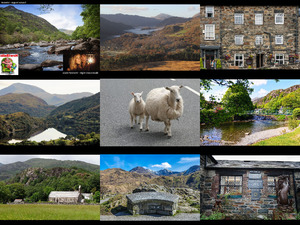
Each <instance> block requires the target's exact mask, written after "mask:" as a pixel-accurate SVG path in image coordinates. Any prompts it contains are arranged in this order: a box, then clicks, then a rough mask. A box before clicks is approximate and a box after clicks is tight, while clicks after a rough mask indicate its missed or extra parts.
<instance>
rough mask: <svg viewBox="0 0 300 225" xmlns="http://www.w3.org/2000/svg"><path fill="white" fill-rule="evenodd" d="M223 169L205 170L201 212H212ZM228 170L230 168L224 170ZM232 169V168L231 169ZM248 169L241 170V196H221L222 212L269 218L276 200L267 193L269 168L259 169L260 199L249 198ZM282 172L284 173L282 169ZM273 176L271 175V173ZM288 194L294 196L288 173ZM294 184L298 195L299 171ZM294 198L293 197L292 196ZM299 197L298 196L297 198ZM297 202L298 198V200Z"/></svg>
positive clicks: (236, 215) (243, 216) (232, 215)
mask: <svg viewBox="0 0 300 225" xmlns="http://www.w3.org/2000/svg"><path fill="white" fill-rule="evenodd" d="M219 171H224V170H207V171H206V172H204V173H203V174H204V176H205V177H204V186H203V189H202V191H201V194H202V195H201V198H202V207H201V213H202V214H203V213H205V214H206V215H210V214H211V213H212V212H213V210H212V209H213V207H214V204H215V202H216V201H215V200H216V199H217V198H218V194H219V191H220V190H219V189H220V186H219V185H220V172H219ZM226 171H230V170H226ZM232 171H234V170H232ZM249 171H250V170H245V171H244V172H243V175H242V176H243V183H242V184H243V187H242V190H243V191H242V196H241V197H239V196H234V197H235V198H227V199H225V198H224V197H223V198H222V207H223V209H224V213H225V214H226V215H228V216H230V217H231V218H235V219H250V218H257V217H258V216H260V215H263V216H267V217H269V218H271V217H272V215H273V210H275V209H276V208H277V200H276V198H274V196H271V195H270V193H268V182H267V177H268V174H269V173H270V171H271V170H269V171H261V175H262V180H263V188H262V189H260V199H259V200H251V189H249V188H248V180H249ZM282 174H285V172H284V171H283V172H282ZM272 176H273V175H272ZM290 184H291V187H290V193H289V195H290V196H293V197H294V196H295V193H294V182H293V176H292V175H290ZM296 185H297V189H298V190H299V192H298V195H300V173H297V176H296ZM293 199H294V198H293ZM298 199H299V198H298ZM298 202H299V200H298ZM293 208H295V209H296V203H295V201H293Z"/></svg>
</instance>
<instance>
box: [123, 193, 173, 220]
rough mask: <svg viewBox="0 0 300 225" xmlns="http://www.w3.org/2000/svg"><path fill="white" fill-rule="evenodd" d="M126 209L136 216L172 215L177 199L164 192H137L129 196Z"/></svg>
mask: <svg viewBox="0 0 300 225" xmlns="http://www.w3.org/2000/svg"><path fill="white" fill-rule="evenodd" d="M126 198H127V209H128V211H129V212H130V213H132V214H133V215H136V214H161V215H168V216H171V215H174V214H175V213H176V210H177V207H178V200H179V197H178V196H177V195H173V194H169V193H164V192H138V193H133V194H129V195H127V196H126Z"/></svg>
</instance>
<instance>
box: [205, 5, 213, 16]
mask: <svg viewBox="0 0 300 225" xmlns="http://www.w3.org/2000/svg"><path fill="white" fill-rule="evenodd" d="M208 9H211V12H209V10H208ZM209 13H211V14H212V15H211V16H208V14H209ZM205 17H206V18H214V17H215V8H214V6H205Z"/></svg>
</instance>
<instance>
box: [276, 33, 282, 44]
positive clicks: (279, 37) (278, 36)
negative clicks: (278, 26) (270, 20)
mask: <svg viewBox="0 0 300 225" xmlns="http://www.w3.org/2000/svg"><path fill="white" fill-rule="evenodd" d="M275 44H276V45H283V35H275Z"/></svg>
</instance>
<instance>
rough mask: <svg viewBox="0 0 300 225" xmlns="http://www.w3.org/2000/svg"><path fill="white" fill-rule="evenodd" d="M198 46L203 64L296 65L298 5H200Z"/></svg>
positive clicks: (238, 66) (246, 65)
mask: <svg viewBox="0 0 300 225" xmlns="http://www.w3.org/2000/svg"><path fill="white" fill-rule="evenodd" d="M200 29H201V31H202V32H201V33H200V42H201V43H200V49H201V58H202V59H203V62H204V67H205V68H207V69H210V62H211V61H212V60H214V59H221V61H222V68H225V69H228V68H229V69H233V68H236V69H237V68H238V69H242V68H262V67H269V68H270V67H271V68H272V67H273V66H276V67H282V66H284V65H289V66H290V68H298V67H297V66H296V64H297V65H298V58H299V45H298V44H299V7H298V6H204V5H201V6H200Z"/></svg>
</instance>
